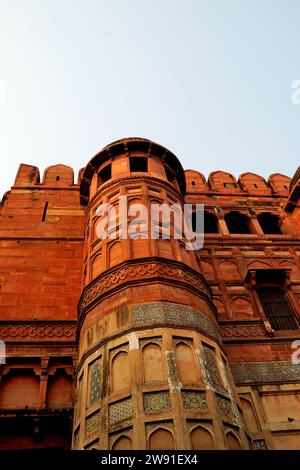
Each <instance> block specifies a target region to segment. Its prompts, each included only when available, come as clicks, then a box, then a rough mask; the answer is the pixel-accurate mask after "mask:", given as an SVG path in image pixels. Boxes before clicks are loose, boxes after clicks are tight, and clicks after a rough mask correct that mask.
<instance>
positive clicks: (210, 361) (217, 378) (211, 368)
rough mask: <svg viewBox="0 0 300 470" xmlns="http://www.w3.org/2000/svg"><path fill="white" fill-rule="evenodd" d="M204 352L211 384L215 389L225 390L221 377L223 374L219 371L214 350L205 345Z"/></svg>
mask: <svg viewBox="0 0 300 470" xmlns="http://www.w3.org/2000/svg"><path fill="white" fill-rule="evenodd" d="M203 353H204V362H205V367H206V370H207V372H208V374H209V378H210V381H211V385H212V387H213V388H214V390H216V391H218V390H220V391H222V392H223V391H224V390H225V388H224V384H223V381H222V378H221V374H220V371H219V367H218V363H217V359H216V356H215V353H214V351H212V350H211V349H210V348H209V347H207V346H203Z"/></svg>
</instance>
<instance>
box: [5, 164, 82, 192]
mask: <svg viewBox="0 0 300 470" xmlns="http://www.w3.org/2000/svg"><path fill="white" fill-rule="evenodd" d="M82 171H83V170H80V171H79V173H78V176H77V182H75V179H74V170H73V168H71V167H69V166H67V165H62V164H58V165H52V166H49V167H48V168H46V169H45V171H44V174H43V178H42V179H41V177H40V170H39V168H38V167H36V166H33V165H27V164H25V163H21V164H20V166H19V170H18V173H17V176H16V179H15V182H14V187H15V188H24V187H28V186H29V187H31V186H35V187H40V186H43V187H47V188H49V187H51V188H59V187H70V186H79V185H80V181H81V175H82Z"/></svg>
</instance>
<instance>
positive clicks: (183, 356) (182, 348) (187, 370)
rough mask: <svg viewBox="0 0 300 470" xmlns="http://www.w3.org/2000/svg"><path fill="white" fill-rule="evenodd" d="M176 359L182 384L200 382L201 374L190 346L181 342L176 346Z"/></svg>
mask: <svg viewBox="0 0 300 470" xmlns="http://www.w3.org/2000/svg"><path fill="white" fill-rule="evenodd" d="M175 357H176V365H177V371H178V375H179V380H180V382H181V383H186V382H197V381H199V374H198V371H197V369H196V364H195V360H194V355H193V351H192V349H191V348H190V346H189V345H187V344H186V343H185V342H183V341H179V342H178V343H177V344H176V346H175Z"/></svg>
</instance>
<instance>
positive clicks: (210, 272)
mask: <svg viewBox="0 0 300 470" xmlns="http://www.w3.org/2000/svg"><path fill="white" fill-rule="evenodd" d="M201 268H202V272H203V276H204V277H205V279H207V280H208V281H212V280H214V279H215V277H216V276H215V272H214V268H213V265H212V264H211V263H209V262H208V261H201Z"/></svg>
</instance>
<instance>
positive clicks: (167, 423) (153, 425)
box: [146, 420, 174, 435]
mask: <svg viewBox="0 0 300 470" xmlns="http://www.w3.org/2000/svg"><path fill="white" fill-rule="evenodd" d="M161 427H162V428H166V429H169V430H170V431H174V423H173V421H171V420H170V421H154V422H152V423H147V424H146V434H147V435H149V434H150V433H151V432H152V431H154V430H155V429H157V428H161Z"/></svg>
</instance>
